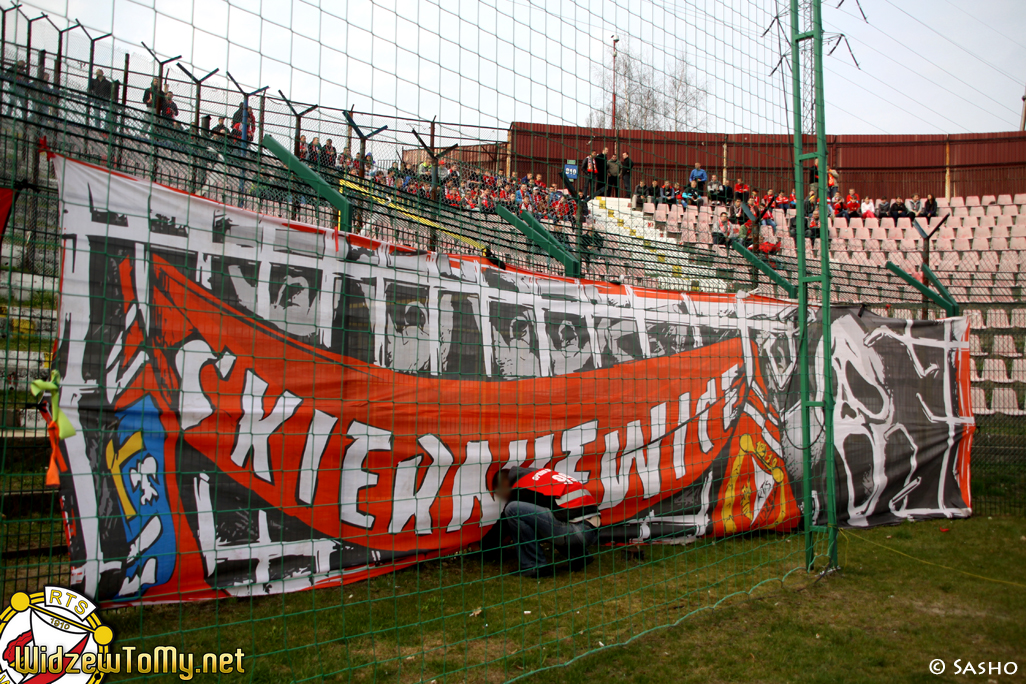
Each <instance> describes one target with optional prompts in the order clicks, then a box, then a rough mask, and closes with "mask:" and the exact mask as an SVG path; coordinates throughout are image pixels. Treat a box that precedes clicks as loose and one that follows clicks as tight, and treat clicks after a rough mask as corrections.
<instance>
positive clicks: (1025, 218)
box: [1012, 211, 1026, 226]
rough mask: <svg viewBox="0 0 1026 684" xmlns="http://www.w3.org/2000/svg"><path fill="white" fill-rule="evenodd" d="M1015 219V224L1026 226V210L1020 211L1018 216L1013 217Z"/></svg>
mask: <svg viewBox="0 0 1026 684" xmlns="http://www.w3.org/2000/svg"><path fill="white" fill-rule="evenodd" d="M1012 218H1014V219H1015V225H1017V226H1026V211H1021V212H1019V215H1018V216H1014V217H1012Z"/></svg>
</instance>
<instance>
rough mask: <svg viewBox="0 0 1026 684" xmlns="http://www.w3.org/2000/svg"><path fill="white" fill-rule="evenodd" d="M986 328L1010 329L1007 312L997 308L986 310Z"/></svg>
mask: <svg viewBox="0 0 1026 684" xmlns="http://www.w3.org/2000/svg"><path fill="white" fill-rule="evenodd" d="M987 327H988V328H1001V329H1004V328H1011V327H1012V324H1011V323H1010V322H1009V321H1008V312H1007V311H1005V310H1004V309H998V308H993V309H987Z"/></svg>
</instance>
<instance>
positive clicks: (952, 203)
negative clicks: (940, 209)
mask: <svg viewBox="0 0 1026 684" xmlns="http://www.w3.org/2000/svg"><path fill="white" fill-rule="evenodd" d="M948 206H949V207H964V206H965V200H964V199H962V198H961V197H952V198H951V199H949V200H948Z"/></svg>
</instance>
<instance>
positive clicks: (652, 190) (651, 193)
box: [645, 178, 662, 204]
mask: <svg viewBox="0 0 1026 684" xmlns="http://www.w3.org/2000/svg"><path fill="white" fill-rule="evenodd" d="M661 192H662V191H661V190H660V188H659V181H657V180H656V179H654V178H653V179H652V184H651V185H649V186H648V195H647V197H646V200H645V201H646V202H649V203H651V204H658V203H659V195H660V193H661Z"/></svg>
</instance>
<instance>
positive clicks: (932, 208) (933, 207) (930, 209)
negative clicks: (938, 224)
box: [917, 194, 937, 220]
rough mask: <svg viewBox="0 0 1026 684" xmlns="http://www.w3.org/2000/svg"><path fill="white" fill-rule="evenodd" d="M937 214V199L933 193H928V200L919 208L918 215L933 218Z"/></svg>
mask: <svg viewBox="0 0 1026 684" xmlns="http://www.w3.org/2000/svg"><path fill="white" fill-rule="evenodd" d="M936 215H937V199H936V198H935V197H934V196H933V195H929V194H928V195H927V196H926V201H925V202H923V208H922V209H920V210H919V213H918V214H917V216H920V217H922V218H925V219H926V220H930V219H932V218H933V217H934V216H936Z"/></svg>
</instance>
